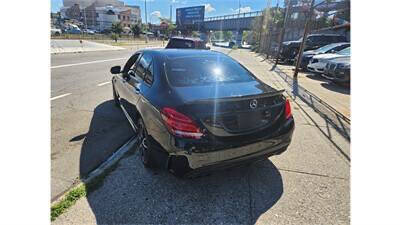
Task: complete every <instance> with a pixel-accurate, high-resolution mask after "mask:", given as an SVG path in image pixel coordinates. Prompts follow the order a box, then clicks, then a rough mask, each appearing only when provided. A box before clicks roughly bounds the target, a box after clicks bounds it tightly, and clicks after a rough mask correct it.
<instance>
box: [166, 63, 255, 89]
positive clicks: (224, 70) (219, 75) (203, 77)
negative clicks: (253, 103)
mask: <svg viewBox="0 0 400 225" xmlns="http://www.w3.org/2000/svg"><path fill="white" fill-rule="evenodd" d="M165 69H166V73H167V79H168V81H169V82H170V84H171V85H172V86H178V87H184V86H201V85H210V84H216V83H238V82H248V81H252V80H255V79H254V77H253V76H252V75H251V73H250V72H249V71H248V70H246V69H245V68H243V66H241V65H240V64H239V63H238V62H236V61H234V60H233V59H231V58H229V57H221V56H186V57H179V58H173V59H169V61H168V62H167V63H166V68H165Z"/></svg>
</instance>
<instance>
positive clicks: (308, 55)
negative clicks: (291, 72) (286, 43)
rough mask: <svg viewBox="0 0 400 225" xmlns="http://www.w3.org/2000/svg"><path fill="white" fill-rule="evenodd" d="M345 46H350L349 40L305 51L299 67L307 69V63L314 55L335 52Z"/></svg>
mask: <svg viewBox="0 0 400 225" xmlns="http://www.w3.org/2000/svg"><path fill="white" fill-rule="evenodd" d="M347 47H350V43H349V42H341V43H333V44H329V45H325V46H323V47H321V48H318V49H315V50H308V51H305V52H304V53H303V55H302V57H301V62H300V68H301V69H303V70H307V65H308V63H309V62H310V60H311V59H312V57H313V56H314V55H319V54H326V53H336V52H338V51H340V50H342V49H345V48H347ZM297 57H298V56H296V59H295V62H294V65H296V61H297Z"/></svg>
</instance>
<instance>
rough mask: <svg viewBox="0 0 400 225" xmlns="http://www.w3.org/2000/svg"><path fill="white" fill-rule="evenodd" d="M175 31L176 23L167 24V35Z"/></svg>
mask: <svg viewBox="0 0 400 225" xmlns="http://www.w3.org/2000/svg"><path fill="white" fill-rule="evenodd" d="M175 31H176V25H175V24H172V23H170V24H168V28H167V34H168V36H171V35H172V34H173V33H174V32H175Z"/></svg>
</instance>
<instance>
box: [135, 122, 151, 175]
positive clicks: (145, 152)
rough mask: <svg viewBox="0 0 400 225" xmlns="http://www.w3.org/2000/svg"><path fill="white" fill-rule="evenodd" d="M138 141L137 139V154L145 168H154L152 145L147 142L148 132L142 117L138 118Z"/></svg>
mask: <svg viewBox="0 0 400 225" xmlns="http://www.w3.org/2000/svg"><path fill="white" fill-rule="evenodd" d="M137 124H138V141H139V143H140V144H139V154H140V160H141V161H142V163H143V165H144V166H145V167H147V168H154V167H155V166H156V164H155V161H154V159H153V158H152V157H151V151H153V150H152V147H151V144H150V143H149V142H148V134H147V130H146V126H145V125H144V122H143V119H142V118H139V119H138V123H137Z"/></svg>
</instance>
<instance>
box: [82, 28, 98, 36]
mask: <svg viewBox="0 0 400 225" xmlns="http://www.w3.org/2000/svg"><path fill="white" fill-rule="evenodd" d="M83 33H84V34H90V35H94V34H95V33H96V32H95V31H94V30H90V29H84V30H83Z"/></svg>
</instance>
